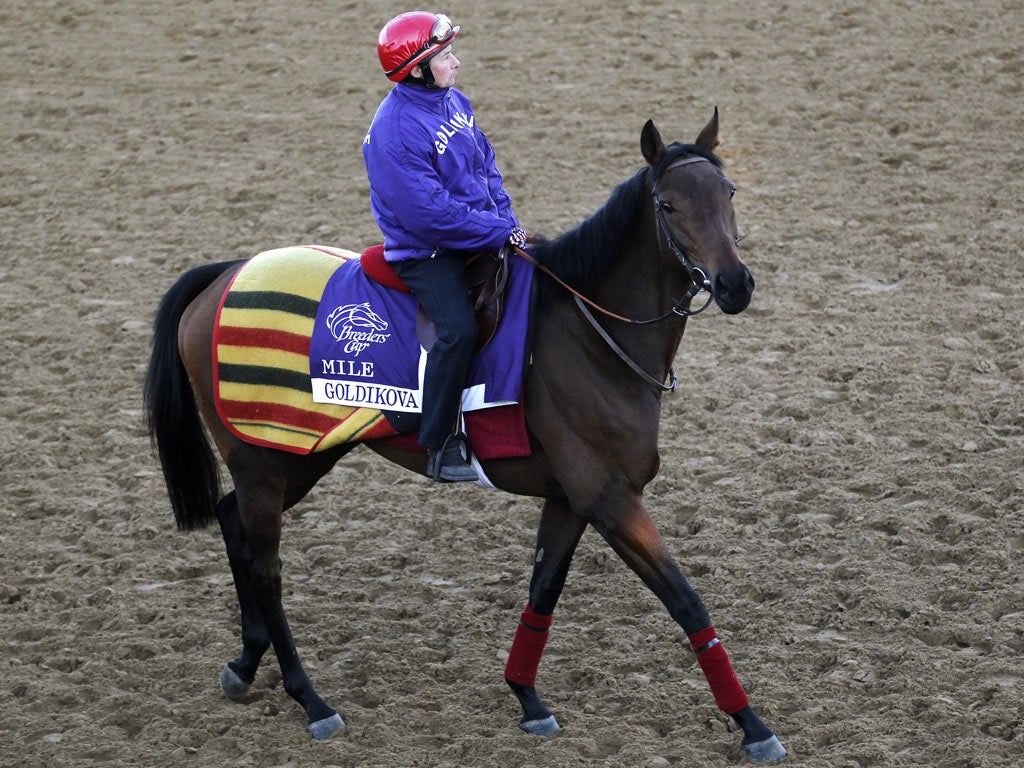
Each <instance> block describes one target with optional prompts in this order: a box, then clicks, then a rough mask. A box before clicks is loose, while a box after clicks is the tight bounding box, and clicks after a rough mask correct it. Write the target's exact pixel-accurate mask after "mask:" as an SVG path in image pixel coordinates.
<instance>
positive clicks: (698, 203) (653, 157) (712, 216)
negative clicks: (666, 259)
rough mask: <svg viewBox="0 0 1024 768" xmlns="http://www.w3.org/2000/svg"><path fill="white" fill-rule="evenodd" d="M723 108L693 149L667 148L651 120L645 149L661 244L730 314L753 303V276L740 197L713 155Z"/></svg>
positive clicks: (642, 139)
mask: <svg viewBox="0 0 1024 768" xmlns="http://www.w3.org/2000/svg"><path fill="white" fill-rule="evenodd" d="M717 145H718V108H717V107H716V108H715V113H714V115H713V116H712V118H711V120H710V121H709V122H708V124H707V125H706V126H704V129H703V130H702V131H701V132H700V135H699V136H698V137H697V140H696V141H695V142H694V143H693V144H671V145H669V146H668V147H666V146H665V144H664V142H662V140H661V134H659V133H658V129H657V128H655V127H654V123H653V122H652V121H650V120H648V121H647V124H646V125H644V128H643V132H642V133H641V136H640V149H641V151H642V152H643V155H644V158H646V160H647V162H648V163H649V164H650V166H651V172H650V173H651V178H652V179H653V181H652V186H653V195H654V216H655V220H656V221H657V230H658V245H659V248H660V249H661V250H662V251H663V252H664V253H666V254H669V253H670V252H671V253H672V254H673V255H674V257H675V258H676V259H677V260H678V261H679V263H680V264H682V266H683V268H684V269H685V270H686V271H687V273H688V275H689V276H690V279H691V280H693V282H694V285H695V286H696V287H700V286H702V285H703V287H704V289H705V290H708V291H710V292H711V295H712V296H713V297H714V299H715V301H716V302H717V303H718V306H719V307H720V308H721V309H722V311H723V312H725V313H726V314H730V315H734V314H736V313H738V312H742V311H743V310H744V309H746V308H747V306H748V305H749V304H750V297H751V294H753V292H754V277H753V275H751V274H750V270H748V269H747V267H746V265H744V263H743V262H742V261H741V260H740V255H739V248H738V247H737V243H738V240H739V238H738V236H737V231H736V216H735V212H734V211H733V207H732V196H733V193H734V192H735V187H733V185H732V182H730V181H729V180H728V179H727V178H726V177H725V175H724V174H723V173H722V163H721V160H719V159H718V157H717V155H715V153H714V149H715V147H716V146H717Z"/></svg>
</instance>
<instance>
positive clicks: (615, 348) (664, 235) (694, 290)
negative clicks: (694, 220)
mask: <svg viewBox="0 0 1024 768" xmlns="http://www.w3.org/2000/svg"><path fill="white" fill-rule="evenodd" d="M708 162H710V160H708V159H707V158H704V157H686V158H683V159H682V160H677V161H676V162H674V163H672V164H671V165H669V166H668V167H667V168H665V170H664V171H662V173H667V172H668V171H670V170H672V169H673V168H678V167H680V166H683V165H690V164H691V163H708ZM657 186H658V183H657V181H655V183H654V191H653V195H654V218H655V222H656V225H657V228H658V235H659V237H658V248H659V250H660V249H661V248H662V247H663V246H662V241H663V240H664V241H665V242H666V243H668V247H669V248H670V249H671V251H672V253H673V254H674V255H675V257H676V259H677V260H678V261H679V263H680V264H681V265H682V267H683V269H685V270H686V274H687V275H688V276H689V278H690V281H691V282H692V283H693V284H692V285H691V286H690V288H689V290H687V291H686V293H685V294H683V297H682V298H681V299H679V301H677V302H676V303H675V305H674V306H673V307H672V308H671V309H669V310H668V312H665V313H664V314H663V315H659V316H658V317H653V318H651V319H650V320H636V319H633V318H629V317H623V316H622V315H619V314H616V313H615V312H612V311H611V310H608V309H605V308H604V307H602V306H600V305H599V304H596V303H595V302H594V301H592V300H591V299H588V298H587V297H586V296H584V295H583V294H582V293H580V292H579V291H577V290H576V289H575V288H573V287H572V286H571V285H569V284H568V283H566V282H565V281H564V280H562V278H560V277H559V276H558V275H556V274H555V273H554V272H552V271H551V270H550V269H548V267H546V266H545V265H543V264H541V263H540V262H539V261H537V260H536V259H535V258H534V257H533V256H531V255H530V254H529V253H528V252H527V251H525V250H524V249H522V248H520V247H519V246H514V247H513V250H514V251H515V253H516V254H518V255H519V256H520V257H521V258H523V259H524V260H526V261H527V262H529V263H530V264H532V265H533V266H534V267H535V268H536V269H539V270H540V271H541V272H543V273H544V274H545V275H547V276H548V277H550V278H551V279H552V280H554V281H555V282H556V283H558V284H559V285H560V286H562V287H563V288H565V290H567V291H568V292H569V293H571V294H572V296H573V299H574V301H575V302H576V306H577V307H579V310H580V313H581V314H582V315H583V317H584V318H586V320H587V322H589V323H590V325H591V326H592V327H593V328H594V330H595V331H597V333H598V335H600V337H601V338H602V339H603V340H604V342H605V344H607V345H608V347H609V348H610V349H611V350H612V352H614V353H615V354H616V355H617V356H618V358H619V359H620V360H622V362H624V363H625V364H626V365H628V366H629V367H630V369H632V370H633V372H634V373H636V374H637V375H638V376H640V378H642V379H643V380H644V381H646V382H647V383H648V384H653V385H654V386H655V387H657V388H658V389H660V390H661V391H662V392H674V391H675V388H676V384H677V383H678V381H679V379H678V377H677V376H676V371H675V368H674V367H669V371H668V378H669V383H668V384H665V383H664V382H662V381H658V379H656V378H654V377H653V376H651V375H650V374H649V373H647V372H646V371H645V370H644V369H643V368H641V367H640V366H639V365H638V364H637V363H636V361H634V360H633V359H632V358H631V357H630V356H629V355H628V354H626V352H625V351H623V349H622V348H621V347H620V346H619V345H618V344H616V343H615V340H614V339H612V337H611V336H610V335H609V334H608V332H607V331H606V330H605V329H604V328H603V327H602V326H601V324H600V323H598V322H597V318H595V317H594V315H593V314H591V312H590V310H588V309H587V305H589V306H590V307H592V308H593V309H596V310H597V311H598V312H600V313H601V314H603V315H605V316H606V317H610V318H612V319H613V320H618V321H620V322H623V323H628V324H629V325H651V324H652V323H659V322H661V321H662V320H665V319H666V318H668V317H671V316H672V315H676V316H678V317H691V316H692V315H699V314H700V313H701V312H703V311H704V310H705V309H707V308H708V307H709V306H710V305H711V301H712V299H714V294H712V292H711V288H712V286H711V281H710V280H709V279H708V276H707V274H706V273H705V272H704V270H703V269H701V268H700V267H698V266H696V265H695V264H693V263H692V262H691V261H690V260H689V259H687V258H686V255H685V254H684V253H683V252H682V250H681V249H680V248H679V246H678V245H676V241H675V239H674V238H673V237H672V231H671V230H670V229H669V227H668V222H666V221H665V205H664V203H663V202H662V200H661V198H660V197H658V189H657ZM702 291H706V292H707V294H708V298H707V301H705V302H704V304H703V306H701V307H700V308H699V309H690V302H691V301H692V300H693V298H694V297H695V296H696V295H697V294H698V293H700V292H702Z"/></svg>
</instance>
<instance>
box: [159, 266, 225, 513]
mask: <svg viewBox="0 0 1024 768" xmlns="http://www.w3.org/2000/svg"><path fill="white" fill-rule="evenodd" d="M238 263H239V262H237V261H231V262H220V263H217V264H205V265H203V266H200V267H196V268H195V269H192V270H189V271H188V272H186V273H185V274H184V275H182V276H181V277H180V278H178V281H177V282H176V283H175V284H174V285H173V286H171V289H170V290H169V291H168V292H167V293H166V294H165V295H164V297H163V299H162V300H161V301H160V306H159V307H158V308H157V311H156V316H155V317H154V319H153V350H152V353H151V354H150V358H149V368H148V370H147V371H146V384H145V388H144V390H143V400H144V404H145V410H146V424H147V426H148V428H149V436H150V440H151V441H152V443H153V446H154V448H155V450H156V452H157V455H158V456H159V457H160V466H161V468H162V469H163V473H164V480H165V481H166V483H167V493H168V495H169V496H170V497H171V507H172V508H173V510H174V519H175V521H176V522H177V524H178V529H179V530H183V531H184V530H189V531H191V530H195V529H196V528H204V527H206V526H207V525H209V524H210V523H212V522H213V521H214V520H215V519H216V505H217V501H218V500H219V499H220V495H221V492H220V468H219V467H218V465H217V457H216V456H215V455H214V453H213V450H212V448H211V447H210V441H209V439H208V438H207V436H206V432H205V431H204V430H203V423H202V418H201V416H200V414H199V409H198V408H197V407H196V400H195V395H194V394H193V393H192V385H191V384H190V383H189V380H188V375H187V374H186V372H185V365H184V363H182V360H181V353H180V352H179V350H178V325H179V324H180V323H181V317H182V315H183V314H184V313H185V309H186V308H187V307H188V305H189V304H191V303H192V302H193V301H194V300H195V298H196V297H197V296H198V295H199V294H200V293H202V292H203V291H204V290H205V289H206V288H207V287H208V286H209V285H210V284H211V283H213V281H214V280H216V279H217V278H218V277H220V276H221V275H222V274H224V272H226V271H227V270H228V269H230V268H231V267H233V266H236V265H237V264H238Z"/></svg>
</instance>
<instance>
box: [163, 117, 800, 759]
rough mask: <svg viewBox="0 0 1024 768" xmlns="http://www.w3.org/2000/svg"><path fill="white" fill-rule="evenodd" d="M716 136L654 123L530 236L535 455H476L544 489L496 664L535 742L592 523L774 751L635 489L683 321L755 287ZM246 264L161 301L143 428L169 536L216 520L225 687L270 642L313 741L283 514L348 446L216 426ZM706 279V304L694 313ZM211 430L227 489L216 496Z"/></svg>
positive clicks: (775, 743)
mask: <svg viewBox="0 0 1024 768" xmlns="http://www.w3.org/2000/svg"><path fill="white" fill-rule="evenodd" d="M718 130H719V122H718V109H717V108H716V109H715V111H714V115H713V116H712V118H711V120H710V121H709V122H708V123H707V124H706V125H705V126H704V128H703V129H702V130H701V132H700V134H699V135H698V137H697V139H696V141H695V142H694V143H692V144H685V143H678V142H677V143H673V144H670V145H668V146H666V145H665V143H664V142H663V140H662V138H661V135H660V133H659V132H658V130H657V128H656V127H655V126H654V123H653V122H652V121H647V123H646V124H645V125H644V127H643V129H642V131H641V136H640V149H641V154H642V155H643V158H644V159H645V160H646V164H645V165H643V166H642V167H641V168H640V170H639V171H638V172H637V173H636V174H635V175H634V176H633V177H632V178H630V179H628V180H626V181H624V182H622V183H621V184H619V185H618V186H617V187H616V188H615V189H614V191H613V192H612V194H611V196H610V197H609V199H608V200H607V202H606V203H605V204H604V205H603V206H602V207H601V208H600V209H599V210H598V211H597V212H596V213H594V214H593V215H592V216H591V217H590V218H588V219H586V220H585V221H583V222H582V223H580V224H579V225H578V226H577V227H576V228H575V229H573V230H571V231H568V232H566V233H564V234H562V235H560V236H558V237H556V238H554V239H551V240H543V241H542V242H540V243H539V244H537V245H536V246H535V247H533V248H531V249H530V258H531V259H532V260H533V261H534V262H535V264H536V267H537V271H538V272H539V273H540V274H539V275H538V280H539V283H540V284H539V291H538V294H539V296H538V301H537V308H536V316H535V325H534V331H533V347H532V356H533V359H532V365H531V366H530V367H529V370H528V372H527V374H526V378H525V381H524V385H523V392H524V395H523V402H524V408H525V419H526V426H527V430H528V435H529V439H530V446H531V451H532V452H531V454H530V455H529V456H526V457H522V458H507V459H497V460H489V461H484V462H483V463H482V466H483V469H484V471H485V473H486V475H487V477H488V478H489V480H490V481H491V483H493V485H494V486H496V487H497V488H499V489H501V490H504V491H506V492H509V493H513V494H519V495H525V496H532V497H536V498H539V499H542V500H543V509H542V513H541V519H540V524H539V529H538V531H537V539H536V546H535V549H534V552H533V563H534V565H533V572H532V576H531V579H530V586H529V599H528V602H527V603H526V606H525V608H524V609H523V611H522V613H521V616H520V621H519V624H518V626H517V628H516V630H515V635H514V638H513V641H512V646H511V650H510V653H509V658H508V662H507V664H506V667H505V672H504V675H505V680H506V682H507V683H508V685H509V687H510V688H511V690H512V692H513V693H514V695H515V696H516V698H517V699H518V701H519V703H520V705H521V707H522V711H523V715H522V719H521V720H520V723H519V727H520V728H522V729H523V730H524V731H526V732H528V733H532V734H536V735H539V736H552V735H554V734H555V733H557V732H558V731H559V730H560V726H559V725H558V722H557V721H556V720H555V718H554V716H553V715H552V713H551V711H550V710H549V709H548V708H547V707H546V706H545V704H544V703H543V702H542V700H541V698H540V696H539V695H538V693H537V690H536V687H535V681H536V676H537V671H538V668H539V666H540V661H541V656H542V653H543V649H544V645H545V643H546V641H547V637H548V633H549V629H550V627H551V624H552V616H553V613H554V610H555V606H556V605H557V603H558V598H559V595H560V593H561V591H562V587H563V585H564V583H565V580H566V576H567V574H568V571H569V566H570V563H571V562H572V558H573V553H574V551H575V550H576V547H577V544H578V543H579V541H580V537H581V536H582V534H583V532H584V530H585V529H586V527H587V526H588V525H589V526H593V528H594V529H596V530H597V531H598V533H599V534H600V535H601V536H602V537H603V538H604V539H605V541H606V542H607V543H608V544H609V545H610V546H611V548H612V549H613V550H614V551H615V553H616V554H617V555H618V556H619V557H620V558H621V559H622V560H623V561H624V562H625V563H626V564H627V565H628V566H629V568H631V569H632V570H633V571H634V572H635V573H636V574H637V575H638V576H639V577H640V579H642V580H643V582H644V584H646V585H647V586H648V587H649V588H650V589H651V590H652V591H653V592H654V594H655V595H656V596H657V597H658V598H659V599H660V600H661V602H662V603H663V604H664V605H665V607H666V608H667V609H668V613H669V615H670V616H671V618H672V619H674V620H675V621H676V622H677V623H678V624H679V626H680V627H681V628H682V630H683V631H684V632H685V633H686V635H687V637H688V639H689V642H690V646H691V648H692V650H693V652H694V653H695V655H696V659H697V662H698V664H699V666H700V668H701V670H702V671H703V673H704V675H705V677H706V679H707V682H708V684H709V687H710V688H711V692H712V694H713V696H714V700H715V702H716V704H717V705H718V707H719V708H720V709H721V710H722V711H723V712H725V713H726V714H728V715H730V716H731V717H732V718H733V720H734V721H735V722H736V723H737V724H738V725H739V726H740V727H741V728H742V729H743V734H744V735H743V739H742V747H743V749H744V750H745V752H746V753H747V755H748V756H749V757H750V758H751V759H752V760H754V761H755V762H771V761H775V760H779V759H781V758H783V757H784V756H785V754H786V751H785V748H784V747H783V746H782V744H781V743H780V742H779V740H778V738H777V737H776V736H775V735H774V733H773V732H772V731H771V730H770V729H769V728H768V726H767V725H765V723H764V722H763V721H762V720H761V719H760V718H759V717H758V715H757V714H755V712H754V710H753V709H752V708H751V706H750V703H749V700H748V698H747V694H746V692H745V690H744V688H743V687H742V685H741V684H740V682H739V680H738V679H737V677H736V674H735V673H734V671H733V668H732V665H731V662H730V660H729V656H728V654H727V653H726V651H725V649H724V648H723V646H722V644H721V642H720V641H719V638H718V637H717V634H716V632H715V628H714V626H713V625H712V622H711V618H710V616H709V613H708V611H707V609H706V608H705V606H704V604H703V602H702V601H701V599H700V597H699V596H698V595H697V593H696V592H695V590H694V589H693V587H692V586H691V585H690V584H689V582H688V581H687V579H686V578H685V576H684V575H683V573H682V572H681V571H680V568H679V567H678V566H677V564H676V562H675V561H674V560H673V558H672V557H671V555H670V554H669V552H668V551H667V549H666V546H665V544H664V542H663V540H662V537H661V535H660V533H659V532H658V530H657V528H656V527H655V525H654V523H653V522H652V520H651V518H650V516H649V514H648V512H647V510H646V509H645V507H644V500H643V492H644V487H645V486H646V485H647V483H649V482H650V481H651V480H652V479H653V478H654V477H655V475H656V473H657V471H658V466H659V462H660V458H659V453H658V426H659V417H660V412H661V396H662V393H663V392H665V391H668V390H669V389H671V388H672V385H670V384H665V383H664V382H665V381H666V379H669V378H671V379H672V381H673V384H674V373H673V372H672V361H673V359H674V357H675V354H676V350H677V349H678V347H679V344H680V342H681V340H682V336H683V330H684V328H685V326H686V321H687V317H688V316H689V315H691V314H696V313H697V312H699V311H700V310H701V309H704V308H706V307H707V306H708V304H710V302H711V301H712V300H713V301H714V302H715V303H716V304H717V305H718V307H719V308H720V309H721V310H722V311H723V312H724V313H726V314H736V313H739V312H742V311H743V310H744V309H746V308H747V306H748V305H749V303H750V300H751V295H752V292H753V290H754V279H753V277H752V276H751V273H750V271H749V270H748V269H747V267H746V266H745V265H744V264H743V262H742V260H741V259H740V256H739V250H738V237H737V229H736V223H735V214H734V210H733V205H732V196H733V193H734V188H733V185H732V183H731V182H730V181H729V180H728V179H727V178H726V176H725V175H724V172H723V164H722V162H721V160H720V158H719V157H718V156H717V155H716V154H715V152H714V149H715V147H716V146H717V144H718ZM521 255H523V256H525V255H526V253H525V252H521ZM510 258H512V256H510ZM244 261H245V260H239V261H232V262H223V263H216V264H208V265H204V266H200V267H196V268H195V269H192V270H190V271H188V272H186V273H185V274H184V275H182V276H181V277H180V278H179V279H178V281H177V282H176V283H175V285H174V286H173V287H172V288H171V289H170V290H169V291H168V292H167V294H166V295H165V296H164V297H163V299H162V301H161V303H160V306H159V308H158V310H157V313H156V316H155V319H154V341H153V349H152V354H151V358H150V362H149V368H148V372H147V376H146V382H145V395H144V397H145V405H146V416H147V423H148V427H149V430H150V435H151V437H152V440H153V443H154V445H155V449H156V451H157V453H158V454H159V459H160V462H161V465H162V469H163V473H164V477H165V480H166V483H167V488H168V492H169V495H170V500H171V505H172V507H173V511H174V514H175V518H176V521H177V525H178V527H179V529H182V530H191V529H196V528H200V527H204V526H207V525H209V524H212V523H213V522H214V521H216V522H217V523H218V524H219V525H220V528H221V531H222V533H223V537H224V542H225V547H226V550H227V556H228V562H229V564H230V567H231V572H232V576H233V578H234V584H235V589H236V592H237V596H238V602H239V605H240V609H241V619H242V650H241V653H240V654H239V656H238V657H237V658H235V659H233V660H231V661H229V662H227V663H226V664H225V666H224V667H223V670H222V672H221V677H220V683H221V687H222V689H223V691H224V692H225V694H226V695H227V696H228V697H232V698H235V697H239V696H241V695H243V694H245V693H246V692H247V691H248V689H249V686H250V685H251V683H252V682H253V680H254V677H255V675H256V670H257V667H258V666H259V664H260V660H261V658H262V657H263V655H264V653H265V652H266V650H267V649H268V648H269V647H270V646H273V648H274V651H275V652H276V654H277V659H278V663H279V664H280V667H281V672H282V676H283V685H284V689H285V690H286V691H287V693H288V694H289V695H290V696H291V697H292V698H294V699H295V700H296V701H297V702H298V703H299V704H300V705H301V706H302V708H303V709H304V710H305V713H306V715H307V717H308V725H307V728H308V730H309V732H310V734H311V735H312V736H313V737H314V738H316V739H325V738H328V737H329V736H331V735H332V734H333V733H334V732H335V731H337V730H338V729H339V728H340V727H341V726H342V725H344V722H343V721H342V719H341V717H340V716H339V715H338V713H337V712H336V711H335V710H334V709H332V708H331V707H330V706H329V705H328V704H327V703H326V702H325V701H324V700H323V699H322V698H321V697H320V695H319V694H318V693H317V692H316V690H315V689H314V687H313V683H312V682H311V681H310V678H309V677H308V675H307V674H306V672H305V670H304V668H303V666H302V663H301V662H300V660H299V656H298V654H297V652H296V648H295V641H294V639H293V636H292V632H291V629H290V628H289V625H288V621H287V619H286V617H285V612H284V609H283V607H282V603H281V561H280V559H279V547H280V540H281V528H282V517H283V512H284V511H285V510H287V509H289V508H290V507H292V506H293V505H294V504H296V503H298V502H299V501H300V500H301V499H302V498H303V497H304V496H305V495H306V494H307V493H308V492H309V491H310V490H311V489H312V488H313V486H314V485H315V484H316V483H317V482H318V481H319V480H320V479H321V478H322V477H323V476H324V475H325V474H326V473H327V472H328V471H329V470H330V469H331V467H332V466H334V464H335V463H336V462H337V461H338V460H339V459H341V458H342V457H343V456H344V455H345V454H347V453H348V452H349V451H350V450H352V449H353V448H354V447H355V446H356V445H357V444H358V443H343V444H341V445H337V446H334V447H332V448H329V449H326V450H324V451H322V452H314V453H310V454H306V455H297V454H296V453H292V452H286V451H282V450H277V449H274V448H268V447H264V446H260V445H255V444H252V443H249V442H245V441H243V440H241V439H239V438H238V437H236V436H235V435H234V434H233V433H232V432H231V431H229V430H228V428H227V427H226V425H225V424H224V423H223V422H222V421H221V419H220V417H219V416H218V413H217V410H216V407H215V402H214V371H213V361H212V357H213V353H212V351H211V348H212V338H213V333H214V323H215V318H216V313H217V309H218V304H219V302H220V300H221V297H222V295H223V294H224V292H225V289H226V287H227V286H228V285H229V283H230V281H231V279H232V276H233V275H234V274H235V273H236V272H237V271H238V270H239V269H240V266H241V265H242V264H243V263H244ZM705 292H706V293H707V294H708V295H707V297H702V298H706V303H705V304H703V306H701V307H699V308H697V309H691V308H690V304H691V300H692V299H694V298H695V297H696V296H698V295H700V294H702V293H705ZM598 310H600V311H598ZM595 313H596V314H597V315H601V316H602V317H601V319H597V318H596V317H595ZM204 423H205V426H206V428H207V429H208V430H209V434H210V435H211V436H212V439H213V442H214V443H215V444H216V447H217V450H218V451H219V453H220V456H221V457H222V458H223V461H224V463H225V465H226V467H227V469H228V471H229V473H230V475H231V479H232V481H233V483H234V490H233V491H231V492H229V493H227V495H224V496H223V497H222V496H221V490H220V478H219V470H218V464H217V460H216V457H215V455H214V453H213V450H212V448H211V445H210V442H209V438H208V437H207V436H206V432H205V431H204V428H203V425H204ZM365 444H366V445H367V447H369V448H370V449H371V450H374V451H375V452H377V453H378V454H380V455H381V456H383V457H384V458H386V459H388V460H390V461H392V462H394V463H395V464H398V465H399V466H401V467H404V468H406V469H409V470H412V471H414V472H418V473H420V474H425V469H426V457H425V453H423V452H420V451H417V450H414V449H412V448H408V447H400V446H396V445H393V444H385V443H383V442H381V441H379V440H377V441H374V440H371V441H367V442H366V443H365Z"/></svg>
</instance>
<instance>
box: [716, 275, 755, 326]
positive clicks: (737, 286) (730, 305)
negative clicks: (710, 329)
mask: <svg viewBox="0 0 1024 768" xmlns="http://www.w3.org/2000/svg"><path fill="white" fill-rule="evenodd" d="M713 286H714V297H715V301H716V302H717V304H718V306H719V308H720V309H721V310H722V311H723V312H724V313H725V314H727V315H736V314H739V313H740V312H742V311H743V310H744V309H746V308H747V307H748V306H750V298H751V296H752V295H753V293H754V276H753V275H752V274H750V270H749V269H747V268H746V267H741V268H740V269H739V271H737V272H729V273H722V272H720V273H719V274H717V275H715V279H714V281H713Z"/></svg>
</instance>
